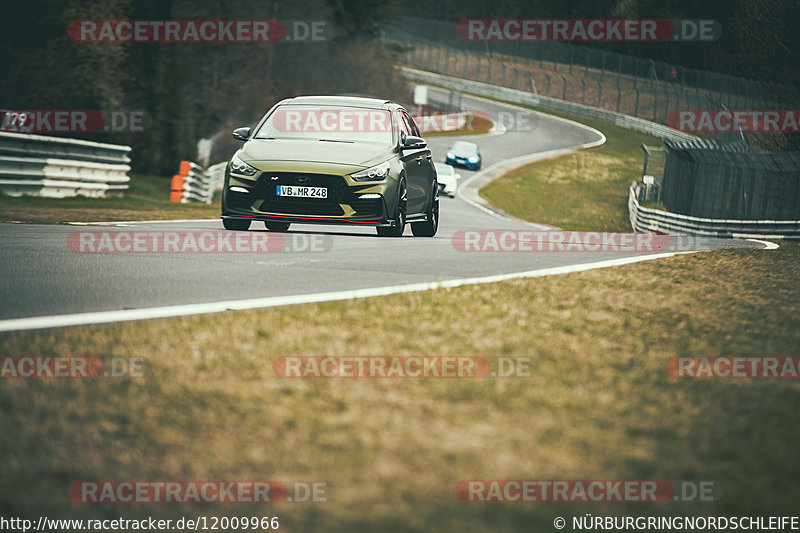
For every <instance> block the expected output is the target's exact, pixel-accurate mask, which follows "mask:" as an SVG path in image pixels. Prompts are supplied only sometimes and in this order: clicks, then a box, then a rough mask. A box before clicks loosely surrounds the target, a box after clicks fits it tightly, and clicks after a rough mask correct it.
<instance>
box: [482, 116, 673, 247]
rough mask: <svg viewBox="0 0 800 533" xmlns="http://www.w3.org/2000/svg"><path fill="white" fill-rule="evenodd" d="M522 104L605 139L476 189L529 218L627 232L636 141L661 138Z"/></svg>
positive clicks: (638, 152) (638, 157)
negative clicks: (562, 119)
mask: <svg viewBox="0 0 800 533" xmlns="http://www.w3.org/2000/svg"><path fill="white" fill-rule="evenodd" d="M506 103H510V102H506ZM522 107H527V108H528V109H534V110H535V111H542V112H544V113H547V114H550V115H555V116H558V117H562V118H567V119H570V120H574V121H576V122H580V123H582V124H586V125H587V126H590V127H592V128H595V129H597V130H599V131H601V132H603V134H604V135H605V136H606V142H605V143H604V144H602V145H600V146H596V147H594V148H587V149H585V150H579V151H577V152H575V153H572V154H568V155H565V156H560V157H557V158H555V159H548V160H544V161H537V162H536V163H531V164H529V165H525V166H523V167H520V168H518V169H516V170H513V171H511V172H509V173H508V174H506V175H505V176H503V177H501V178H500V179H497V180H495V181H493V182H492V183H490V184H489V185H487V186H486V187H484V188H483V189H481V190H480V192H479V194H480V195H481V196H482V197H483V198H485V199H486V200H488V201H489V202H491V203H492V204H493V205H495V206H497V207H499V208H500V209H502V210H504V211H506V212H507V213H510V214H512V215H514V216H515V217H518V218H521V219H523V220H528V221H531V222H537V223H541V224H547V225H550V226H556V227H559V228H564V229H568V230H596V231H630V222H629V220H628V187H630V184H631V182H632V181H633V180H634V179H635V178H636V177H637V176H638V175H639V174H641V167H642V161H643V156H642V149H641V146H640V145H641V144H643V143H644V144H648V145H659V144H661V140H660V139H658V138H656V137H653V136H651V135H646V134H644V133H638V132H635V131H631V130H628V129H625V128H621V127H619V126H612V125H609V124H606V123H603V122H600V121H593V120H587V119H583V118H579V117H574V116H570V115H566V114H563V113H554V112H551V111H546V110H541V109H536V108H533V107H528V106H522Z"/></svg>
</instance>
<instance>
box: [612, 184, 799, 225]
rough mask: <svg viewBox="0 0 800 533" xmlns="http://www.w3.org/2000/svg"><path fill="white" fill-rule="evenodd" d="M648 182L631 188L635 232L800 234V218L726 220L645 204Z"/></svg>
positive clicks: (632, 222) (630, 197) (629, 211)
mask: <svg viewBox="0 0 800 533" xmlns="http://www.w3.org/2000/svg"><path fill="white" fill-rule="evenodd" d="M645 191H646V187H645V184H644V183H643V182H641V181H635V182H633V183H632V184H631V187H630V189H629V190H628V213H629V215H630V221H631V227H632V228H633V230H634V231H657V232H662V233H673V234H675V233H677V234H690V235H699V236H705V237H747V236H761V237H773V238H775V237H792V238H797V237H800V220H725V219H717V218H700V217H693V216H688V215H679V214H677V213H669V212H667V211H660V210H658V209H650V208H647V207H642V206H641V205H640V203H639V202H640V201H641V200H642V199H643V197H644V194H645Z"/></svg>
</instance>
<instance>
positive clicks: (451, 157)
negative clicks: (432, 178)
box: [447, 152, 456, 159]
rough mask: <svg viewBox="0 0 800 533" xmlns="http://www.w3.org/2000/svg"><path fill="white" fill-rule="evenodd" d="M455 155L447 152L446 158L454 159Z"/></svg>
mask: <svg viewBox="0 0 800 533" xmlns="http://www.w3.org/2000/svg"><path fill="white" fill-rule="evenodd" d="M455 158H456V156H455V155H453V152H447V159H455Z"/></svg>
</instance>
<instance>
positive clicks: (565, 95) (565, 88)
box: [561, 76, 567, 100]
mask: <svg viewBox="0 0 800 533" xmlns="http://www.w3.org/2000/svg"><path fill="white" fill-rule="evenodd" d="M561 77H562V78H563V79H564V88H563V89H561V99H562V100H566V99H567V77H566V76H561Z"/></svg>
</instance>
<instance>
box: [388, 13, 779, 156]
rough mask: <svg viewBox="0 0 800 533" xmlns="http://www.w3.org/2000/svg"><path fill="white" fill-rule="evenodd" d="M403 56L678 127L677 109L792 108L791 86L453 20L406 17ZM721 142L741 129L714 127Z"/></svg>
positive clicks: (400, 38)
mask: <svg viewBox="0 0 800 533" xmlns="http://www.w3.org/2000/svg"><path fill="white" fill-rule="evenodd" d="M385 39H386V41H387V42H389V43H392V45H393V46H392V48H393V49H394V50H395V52H396V54H397V55H398V58H399V59H400V61H402V62H403V63H405V64H408V65H412V66H415V67H418V68H422V69H425V70H430V71H433V72H438V73H440V74H444V75H448V76H453V77H459V78H463V79H468V80H472V81H479V82H483V83H488V84H491V85H496V86H500V87H508V88H512V89H517V90H522V91H528V92H531V93H533V94H535V95H541V96H547V97H551V98H557V99H561V100H564V101H568V102H573V103H580V104H583V105H587V106H592V107H596V108H598V109H604V110H608V111H614V112H616V113H622V114H625V115H629V116H632V117H637V118H642V119H645V120H649V121H652V122H656V123H659V124H665V125H670V126H672V127H675V126H676V125H677V123H678V119H677V117H678V115H677V113H678V112H679V111H684V110H704V111H709V112H711V113H714V112H717V111H721V110H727V109H749V110H753V109H761V110H764V109H791V108H793V107H792V105H789V104H787V103H786V102H784V101H782V100H781V98H780V96H779V95H781V94H788V93H787V92H786V91H787V89H786V88H785V87H783V86H780V85H778V84H774V83H764V82H760V81H756V80H749V79H745V78H739V77H736V76H730V75H726V74H720V73H714V72H709V71H705V70H699V69H693V68H686V67H683V66H680V65H675V64H669V63H664V62H660V61H654V60H652V59H646V58H639V57H634V56H629V55H624V54H618V53H614V52H607V51H603V50H597V49H593V48H590V47H587V46H581V45H575V44H571V43H561V42H535V43H531V42H488V41H483V42H469V41H464V40H462V39H460V38H459V37H458V35H457V32H456V25H455V24H453V23H448V22H442V21H436V20H428V19H421V18H416V17H403V18H402V19H400V21H399V22H398V23H396V24H395V25H394V26H392V27H390V28H389V29H387V31H386V33H385ZM709 135H711V136H713V137H714V138H716V139H717V140H719V141H720V142H723V143H733V142H739V141H741V140H742V137H743V135H742V133H741V132H740V131H734V130H731V131H715V132H713V133H711V134H709Z"/></svg>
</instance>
